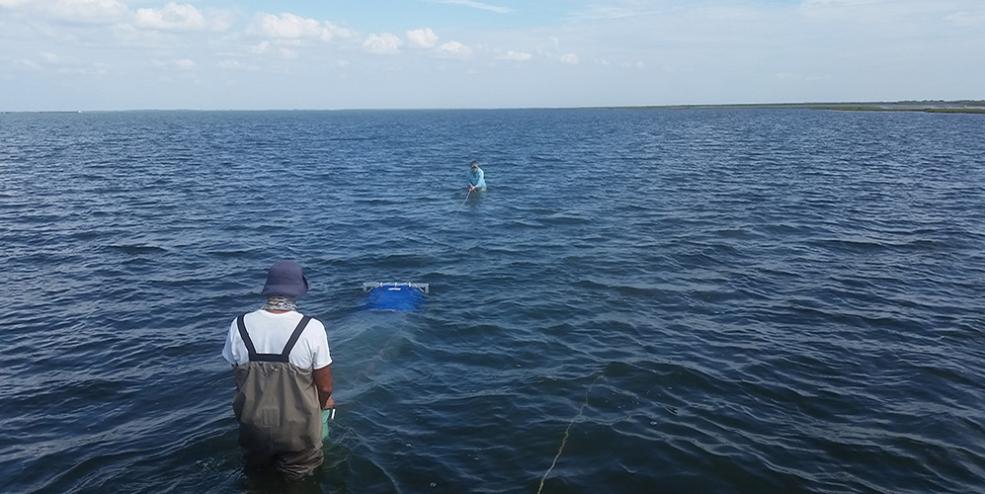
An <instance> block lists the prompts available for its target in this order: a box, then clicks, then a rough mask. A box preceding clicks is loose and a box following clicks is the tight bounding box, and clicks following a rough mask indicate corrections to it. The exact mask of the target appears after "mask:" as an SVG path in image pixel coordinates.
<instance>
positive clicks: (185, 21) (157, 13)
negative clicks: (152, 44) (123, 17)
mask: <svg viewBox="0 0 985 494" xmlns="http://www.w3.org/2000/svg"><path fill="white" fill-rule="evenodd" d="M133 20H134V23H135V24H136V25H137V27H142V28H147V29H157V30H160V31H197V30H201V29H205V28H206V27H207V26H208V23H207V22H206V20H205V16H204V15H202V12H201V11H199V10H198V9H197V8H195V6H194V5H190V4H187V3H169V4H167V5H165V6H164V7H162V8H160V9H137V13H136V14H134V19H133Z"/></svg>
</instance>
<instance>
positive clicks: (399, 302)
mask: <svg viewBox="0 0 985 494" xmlns="http://www.w3.org/2000/svg"><path fill="white" fill-rule="evenodd" d="M363 291H365V292H367V294H366V308H367V309H371V310H392V311H397V312H414V311H416V310H418V309H420V308H421V306H423V305H424V299H425V295H427V294H428V293H429V292H430V286H429V285H428V284H427V283H363Z"/></svg>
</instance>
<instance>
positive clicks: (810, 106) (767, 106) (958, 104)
mask: <svg viewBox="0 0 985 494" xmlns="http://www.w3.org/2000/svg"><path fill="white" fill-rule="evenodd" d="M592 109H596V110H833V111H860V112H861V111H871V112H923V113H975V114H985V100H955V101H883V102H864V101H863V102H839V103H735V104H700V105H619V106H573V107H514V108H508V107H504V108H337V109H330V108H322V109H319V108H309V109H300V108H294V109H292V108H267V109H233V108H227V109H212V110H196V109H181V108H173V109H129V110H12V111H8V110H0V114H5V113H113V112H265V111H298V112H304V111H463V110H477V111H485V110H592Z"/></svg>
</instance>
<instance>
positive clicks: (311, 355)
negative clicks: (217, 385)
mask: <svg viewBox="0 0 985 494" xmlns="http://www.w3.org/2000/svg"><path fill="white" fill-rule="evenodd" d="M302 317H303V316H302V315H301V314H300V313H299V312H296V311H291V312H285V313H283V314H274V313H273V312H267V311H265V310H263V309H260V310H257V311H253V312H250V313H249V314H246V316H245V317H244V318H243V322H245V323H246V332H247V334H249V335H250V340H252V341H253V347H254V348H255V349H256V352H257V353H278V354H279V353H281V352H283V351H284V346H285V345H287V340H289V339H290V338H291V333H293V332H294V328H295V327H297V325H298V323H299V322H301V318H302ZM222 357H223V358H225V359H226V361H227V362H229V363H230V364H232V365H238V364H244V363H246V362H249V361H250V353H249V351H248V350H247V349H246V343H244V342H243V338H242V337H240V335H239V326H238V325H237V324H236V319H233V323H232V324H231V325H230V326H229V334H228V335H226V345H225V346H224V347H223V348H222ZM288 361H290V362H291V363H292V364H294V365H295V366H297V367H300V368H302V369H311V370H315V369H321V368H322V367H325V366H326V365H329V364H331V363H332V355H331V354H330V353H329V350H328V334H326V333H325V326H324V325H323V324H322V323H321V322H320V321H318V320H317V319H311V320H310V321H308V325H307V326H305V328H304V331H302V332H301V337H300V338H298V341H297V343H296V344H295V345H294V348H293V349H292V350H291V355H290V356H289V358H288Z"/></svg>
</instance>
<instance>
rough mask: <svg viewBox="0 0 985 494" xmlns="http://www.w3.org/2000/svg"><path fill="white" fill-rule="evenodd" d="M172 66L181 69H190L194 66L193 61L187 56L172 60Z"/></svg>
mask: <svg viewBox="0 0 985 494" xmlns="http://www.w3.org/2000/svg"><path fill="white" fill-rule="evenodd" d="M174 66H175V67H177V68H179V69H181V70H191V69H194V68H195V61H194V60H189V59H187V58H182V59H180V60H175V61H174Z"/></svg>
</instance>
